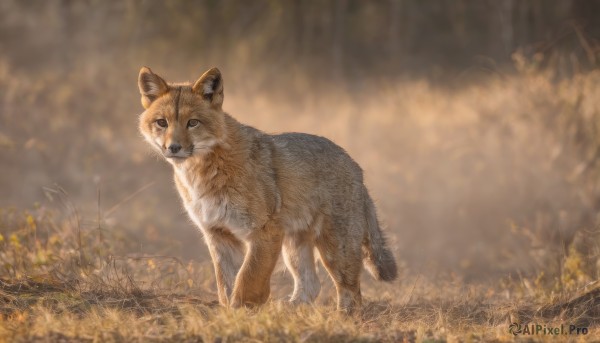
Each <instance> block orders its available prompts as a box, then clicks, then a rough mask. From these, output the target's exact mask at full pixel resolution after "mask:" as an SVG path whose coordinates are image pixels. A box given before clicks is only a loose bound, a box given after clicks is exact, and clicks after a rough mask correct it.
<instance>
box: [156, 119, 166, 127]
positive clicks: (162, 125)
mask: <svg viewBox="0 0 600 343" xmlns="http://www.w3.org/2000/svg"><path fill="white" fill-rule="evenodd" d="M156 125H158V126H159V127H162V128H165V127H167V126H169V125H168V124H167V121H166V120H165V119H159V120H157V121H156Z"/></svg>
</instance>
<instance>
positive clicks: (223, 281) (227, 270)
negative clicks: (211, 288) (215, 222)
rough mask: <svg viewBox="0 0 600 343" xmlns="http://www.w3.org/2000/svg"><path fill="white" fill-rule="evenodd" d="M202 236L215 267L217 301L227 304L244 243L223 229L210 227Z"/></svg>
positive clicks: (241, 257) (239, 264)
mask: <svg viewBox="0 0 600 343" xmlns="http://www.w3.org/2000/svg"><path fill="white" fill-rule="evenodd" d="M204 237H205V240H206V244H207V245H208V250H209V252H210V256H211V257H212V261H213V265H214V268H215V276H216V279H217V291H218V294H219V302H220V303H221V304H222V305H224V306H227V305H228V304H229V299H230V297H231V293H232V291H233V286H234V283H235V278H236V275H237V273H238V271H239V270H240V267H241V265H242V262H243V260H244V244H243V243H242V242H241V241H240V240H238V239H237V238H235V236H234V235H232V234H231V233H230V232H228V231H225V230H223V229H212V230H210V231H209V232H206V233H205V235H204Z"/></svg>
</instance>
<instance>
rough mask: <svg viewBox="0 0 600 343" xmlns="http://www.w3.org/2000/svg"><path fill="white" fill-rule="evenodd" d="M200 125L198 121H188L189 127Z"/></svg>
mask: <svg viewBox="0 0 600 343" xmlns="http://www.w3.org/2000/svg"><path fill="white" fill-rule="evenodd" d="M199 124H200V121H199V120H198V119H190V121H188V125H187V126H188V127H196V126H198V125H199Z"/></svg>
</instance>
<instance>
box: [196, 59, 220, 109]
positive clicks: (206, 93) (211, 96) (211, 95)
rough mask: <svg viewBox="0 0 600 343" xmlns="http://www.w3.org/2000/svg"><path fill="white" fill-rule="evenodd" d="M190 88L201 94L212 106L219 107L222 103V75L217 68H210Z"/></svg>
mask: <svg viewBox="0 0 600 343" xmlns="http://www.w3.org/2000/svg"><path fill="white" fill-rule="evenodd" d="M192 90H193V91H194V92H196V93H197V94H200V95H202V97H203V98H204V99H205V100H206V101H208V102H210V104H211V105H212V106H213V107H214V108H217V109H219V108H221V105H223V77H222V76H221V72H220V71H219V69H217V68H211V69H209V70H208V71H207V72H206V73H204V74H202V76H200V78H199V79H198V81H196V83H194V86H193V87H192Z"/></svg>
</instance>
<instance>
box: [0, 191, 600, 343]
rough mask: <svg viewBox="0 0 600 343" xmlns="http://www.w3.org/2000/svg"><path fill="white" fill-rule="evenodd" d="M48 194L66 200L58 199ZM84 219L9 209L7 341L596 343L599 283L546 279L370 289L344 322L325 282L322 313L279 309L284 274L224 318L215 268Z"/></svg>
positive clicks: (4, 304)
mask: <svg viewBox="0 0 600 343" xmlns="http://www.w3.org/2000/svg"><path fill="white" fill-rule="evenodd" d="M47 192H49V193H51V194H54V197H55V198H59V199H60V198H61V196H64V193H63V191H62V190H60V189H47ZM63 204H64V203H63ZM78 221H79V219H78V218H77V213H76V212H75V209H74V208H70V207H69V206H68V205H67V206H64V207H63V211H62V212H58V210H51V209H49V208H47V207H45V206H38V207H36V208H33V209H29V210H25V211H20V210H19V211H18V210H9V211H7V210H3V211H2V213H1V217H0V224H1V227H2V228H3V229H5V228H12V230H9V231H5V233H4V234H3V235H2V236H0V244H1V247H2V249H1V252H0V262H1V263H2V268H3V273H2V275H3V276H2V278H1V279H0V315H1V317H0V320H1V321H0V340H1V341H6V342H47V341H60V342H79V341H82V342H153V341H173V342H198V341H205V342H237V341H246V342H256V341H269V342H273V341H275V342H287V341H301V342H323V341H332V342H337V341H363V342H370V341H373V342H380V341H383V342H403V341H406V342H415V341H417V342H446V341H448V342H456V341H470V342H483V341H486V342H487V341H511V340H512V339H513V336H512V335H511V334H510V333H509V332H508V327H509V324H510V323H513V322H519V323H523V324H530V325H531V323H535V324H536V325H543V326H545V327H547V328H549V327H560V326H561V324H562V325H565V328H564V330H568V329H569V328H570V325H574V326H576V327H578V328H581V329H583V328H586V330H589V331H586V333H587V334H585V335H584V334H581V335H563V336H560V337H559V338H558V341H573V340H576V341H577V340H578V341H582V342H583V341H589V340H590V339H595V340H598V339H600V336H599V334H598V330H597V325H598V322H599V321H598V320H599V318H600V288H598V287H597V285H596V284H595V283H591V284H588V285H587V287H583V288H581V289H573V290H571V291H567V290H563V291H560V292H556V291H551V290H548V289H547V288H545V287H544V285H543V284H542V283H541V282H540V279H539V278H537V279H530V278H521V279H518V280H511V279H509V278H504V279H502V280H498V282H497V283H495V284H492V283H488V284H484V283H479V284H473V283H465V282H464V280H463V279H462V278H461V277H460V276H457V275H451V276H448V277H446V278H444V277H439V278H437V279H432V278H429V277H427V276H424V275H420V274H416V275H415V274H410V273H404V275H402V277H401V278H400V281H398V282H395V283H393V284H376V283H374V282H369V281H368V280H367V279H364V281H365V287H364V289H363V294H364V297H365V301H364V306H363V309H362V311H361V312H360V313H358V314H356V315H353V316H347V315H344V314H342V313H338V312H337V311H336V310H335V303H334V292H333V290H332V284H331V282H329V281H328V280H327V279H326V276H325V275H324V273H320V274H321V280H322V282H323V284H324V286H325V287H324V289H323V292H322V294H321V296H320V298H319V300H318V302H317V304H316V305H314V306H301V307H292V306H290V305H289V304H287V303H286V302H285V300H284V295H285V293H286V292H289V291H290V284H291V279H290V277H289V276H287V275H285V273H281V272H280V273H278V274H277V275H276V276H275V277H274V279H273V284H274V286H275V287H274V288H275V291H274V295H273V299H272V300H271V301H269V303H268V304H266V305H265V306H264V307H261V308H258V309H227V308H223V307H220V306H219V305H218V302H217V298H216V294H215V293H214V283H213V276H212V271H211V268H210V265H209V264H208V263H195V262H189V263H186V264H184V263H182V261H181V260H179V259H178V258H175V257H169V256H153V255H148V254H145V255H141V254H125V255H118V254H115V251H117V250H123V251H127V250H128V246H129V247H130V248H131V249H134V248H133V244H132V243H131V242H132V241H133V240H132V239H131V237H126V236H119V235H115V234H113V233H111V232H110V231H105V230H104V229H103V228H102V227H98V229H97V230H96V231H90V232H81V231H80V227H79V226H78ZM572 263H578V262H572ZM575 272H577V271H575ZM525 337H526V338H527V339H533V340H542V339H544V338H548V336H544V335H541V334H540V335H532V336H525ZM554 338H555V337H554ZM555 340H556V338H555Z"/></svg>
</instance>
